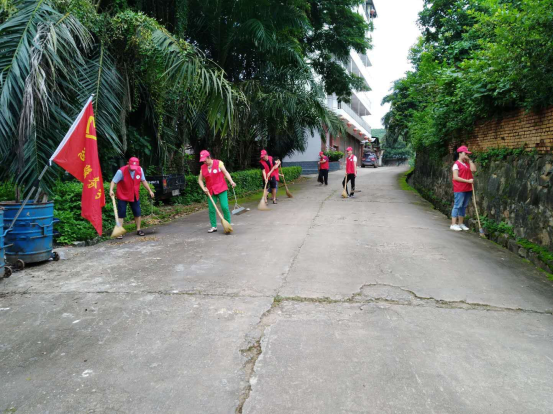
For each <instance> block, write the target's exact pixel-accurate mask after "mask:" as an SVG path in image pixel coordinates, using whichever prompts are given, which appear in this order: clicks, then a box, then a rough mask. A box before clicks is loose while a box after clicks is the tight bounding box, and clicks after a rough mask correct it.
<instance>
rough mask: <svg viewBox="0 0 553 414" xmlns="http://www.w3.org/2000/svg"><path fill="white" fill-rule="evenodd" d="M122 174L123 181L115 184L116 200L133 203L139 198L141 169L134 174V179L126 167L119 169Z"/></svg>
mask: <svg viewBox="0 0 553 414" xmlns="http://www.w3.org/2000/svg"><path fill="white" fill-rule="evenodd" d="M119 169H120V170H121V172H122V173H123V179H122V180H121V181H119V182H118V183H117V198H118V199H119V200H124V201H135V200H138V199H139V198H140V183H141V182H142V179H143V177H142V175H141V174H142V169H141V168H138V169H137V170H136V171H135V172H134V179H133V178H132V177H131V171H130V169H129V166H128V165H125V166H124V167H121V168H119Z"/></svg>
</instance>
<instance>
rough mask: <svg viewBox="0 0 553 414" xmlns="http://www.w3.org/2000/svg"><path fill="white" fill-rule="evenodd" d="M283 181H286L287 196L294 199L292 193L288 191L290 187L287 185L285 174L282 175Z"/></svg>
mask: <svg viewBox="0 0 553 414" xmlns="http://www.w3.org/2000/svg"><path fill="white" fill-rule="evenodd" d="M282 179H283V180H284V187H285V188H286V195H287V196H288V198H294V196H293V195H292V193H291V192H290V191H289V190H288V186H287V185H286V178H285V177H284V173H282Z"/></svg>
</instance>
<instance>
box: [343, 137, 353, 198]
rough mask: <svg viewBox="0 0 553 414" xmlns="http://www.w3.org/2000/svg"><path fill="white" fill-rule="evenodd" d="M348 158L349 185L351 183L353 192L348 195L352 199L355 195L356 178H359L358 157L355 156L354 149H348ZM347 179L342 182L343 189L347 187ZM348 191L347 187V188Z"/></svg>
mask: <svg viewBox="0 0 553 414" xmlns="http://www.w3.org/2000/svg"><path fill="white" fill-rule="evenodd" d="M346 151H347V158H346V174H347V178H348V183H349V182H350V181H351V191H350V193H349V194H348V195H349V196H350V197H353V196H354V194H355V177H357V157H356V156H355V155H353V148H351V147H348V148H347V149H346ZM345 180H346V179H345V178H344V179H343V180H342V187H344V186H346V185H347V184H346V183H345ZM346 190H347V187H346Z"/></svg>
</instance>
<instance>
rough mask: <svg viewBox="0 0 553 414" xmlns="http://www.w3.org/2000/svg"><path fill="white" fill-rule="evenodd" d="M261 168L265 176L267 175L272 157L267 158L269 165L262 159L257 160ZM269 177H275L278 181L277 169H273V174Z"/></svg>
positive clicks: (270, 167)
mask: <svg viewBox="0 0 553 414" xmlns="http://www.w3.org/2000/svg"><path fill="white" fill-rule="evenodd" d="M259 162H260V163H261V165H262V166H263V168H264V169H265V174H269V171H271V169H272V168H273V157H269V164H267V162H266V161H265V160H264V159H261V160H259ZM271 177H275V178H276V180H277V181H280V180H279V179H278V168H275V170H274V171H273V173H272V174H271Z"/></svg>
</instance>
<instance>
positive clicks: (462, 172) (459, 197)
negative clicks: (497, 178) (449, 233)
mask: <svg viewBox="0 0 553 414" xmlns="http://www.w3.org/2000/svg"><path fill="white" fill-rule="evenodd" d="M456 154H457V157H456V158H458V159H457V160H456V161H455V163H454V164H453V167H452V170H453V195H454V203H453V209H452V210H451V226H450V227H449V228H450V229H451V230H454V231H462V230H468V229H469V228H468V227H467V226H465V224H464V223H463V221H464V219H465V212H466V209H467V207H468V205H469V203H470V199H471V197H472V190H473V186H472V184H473V183H474V178H473V176H472V173H473V172H475V171H476V165H474V163H473V162H472V160H471V159H470V158H469V154H472V153H471V152H470V151H469V149H468V148H467V147H466V146H464V145H463V146H461V147H459V148H457V153H456Z"/></svg>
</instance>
